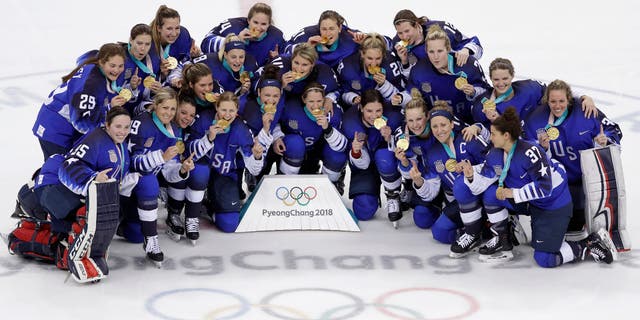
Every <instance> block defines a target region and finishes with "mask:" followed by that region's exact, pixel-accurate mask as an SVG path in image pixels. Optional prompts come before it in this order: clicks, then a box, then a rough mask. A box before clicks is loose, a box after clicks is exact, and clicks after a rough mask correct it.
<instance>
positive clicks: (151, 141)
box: [144, 137, 153, 148]
mask: <svg viewBox="0 0 640 320" xmlns="http://www.w3.org/2000/svg"><path fill="white" fill-rule="evenodd" d="M152 145H153V137H149V138H147V141H145V142H144V147H145V148H151V146H152Z"/></svg>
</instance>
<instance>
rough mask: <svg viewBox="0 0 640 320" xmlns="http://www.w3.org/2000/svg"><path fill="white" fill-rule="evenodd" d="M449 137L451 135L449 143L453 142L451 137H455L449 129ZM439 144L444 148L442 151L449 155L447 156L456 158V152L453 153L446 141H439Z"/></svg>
mask: <svg viewBox="0 0 640 320" xmlns="http://www.w3.org/2000/svg"><path fill="white" fill-rule="evenodd" d="M450 137H451V143H454V141H453V139H454V138H455V134H454V133H453V131H451V134H450ZM440 144H441V145H442V147H443V148H444V151H446V152H447V155H448V156H449V158H450V159H453V160H456V154H455V153H453V151H452V150H451V148H449V144H448V143H442V142H440Z"/></svg>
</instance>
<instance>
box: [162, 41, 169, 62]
mask: <svg viewBox="0 0 640 320" xmlns="http://www.w3.org/2000/svg"><path fill="white" fill-rule="evenodd" d="M169 50H171V43H169V44H168V45H167V46H166V47H164V50H163V52H162V57H163V58H165V59H166V58H169Z"/></svg>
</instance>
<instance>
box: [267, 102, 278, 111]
mask: <svg viewBox="0 0 640 320" xmlns="http://www.w3.org/2000/svg"><path fill="white" fill-rule="evenodd" d="M276 110H277V107H276V105H275V104H270V103H268V104H265V105H264V112H265V113H276Z"/></svg>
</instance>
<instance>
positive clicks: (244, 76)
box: [240, 71, 251, 82]
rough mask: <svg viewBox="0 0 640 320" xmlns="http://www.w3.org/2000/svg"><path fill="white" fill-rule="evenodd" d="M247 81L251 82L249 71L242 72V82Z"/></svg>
mask: <svg viewBox="0 0 640 320" xmlns="http://www.w3.org/2000/svg"><path fill="white" fill-rule="evenodd" d="M247 80H251V77H250V76H249V72H247V71H242V72H241V73H240V82H245V81H247Z"/></svg>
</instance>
